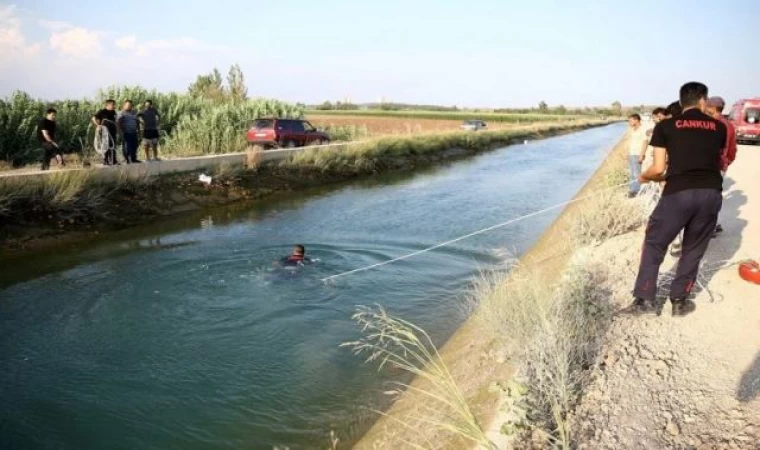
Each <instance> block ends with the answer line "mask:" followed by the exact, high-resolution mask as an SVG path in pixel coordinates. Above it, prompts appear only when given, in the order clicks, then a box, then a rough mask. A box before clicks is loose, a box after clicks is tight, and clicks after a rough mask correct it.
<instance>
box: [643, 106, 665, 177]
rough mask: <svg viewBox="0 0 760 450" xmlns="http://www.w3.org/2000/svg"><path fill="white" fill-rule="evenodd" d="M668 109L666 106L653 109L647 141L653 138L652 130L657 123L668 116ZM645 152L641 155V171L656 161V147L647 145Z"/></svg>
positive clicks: (648, 125)
mask: <svg viewBox="0 0 760 450" xmlns="http://www.w3.org/2000/svg"><path fill="white" fill-rule="evenodd" d="M667 115H668V110H667V109H665V108H655V109H654V111H652V122H650V123H649V124H647V126H646V135H647V142H649V141H650V140H651V139H652V131H654V127H655V125H657V124H658V123H659V122H660V121H662V119H664V118H665V117H667ZM645 150H646V151H645V153H644V154H643V155H642V156H641V159H640V160H641V172H642V173H643V172H646V170H647V169H648V168H649V166H651V165H652V162H653V161H654V149H653V148H652V146H651V145H648V144H647V146H646V149H645Z"/></svg>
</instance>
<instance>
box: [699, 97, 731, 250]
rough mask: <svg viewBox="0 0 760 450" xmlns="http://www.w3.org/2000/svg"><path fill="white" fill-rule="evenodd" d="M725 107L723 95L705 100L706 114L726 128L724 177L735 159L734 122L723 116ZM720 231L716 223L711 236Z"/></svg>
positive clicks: (723, 160) (722, 159) (720, 227)
mask: <svg viewBox="0 0 760 450" xmlns="http://www.w3.org/2000/svg"><path fill="white" fill-rule="evenodd" d="M725 107H726V102H725V100H723V97H710V98H709V99H708V100H707V111H706V112H707V114H709V115H711V116H712V117H713V118H714V119H717V120H720V121H721V122H723V125H725V126H726V129H727V130H728V135H727V136H726V146H725V148H723V155H722V156H721V172H722V173H723V176H724V177H725V176H726V171H727V170H728V166H730V165H731V164H733V162H734V160H736V128H734V124H732V123H731V122H730V121H729V120H727V119H726V118H725V117H723V108H725ZM722 232H723V227H722V226H721V225H720V224H718V225H717V226H716V227H715V233H713V237H717V235H718V233H722Z"/></svg>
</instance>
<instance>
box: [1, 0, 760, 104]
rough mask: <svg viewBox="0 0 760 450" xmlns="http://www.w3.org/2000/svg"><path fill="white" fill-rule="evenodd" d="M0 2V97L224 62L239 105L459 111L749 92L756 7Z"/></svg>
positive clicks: (188, 78) (180, 75) (491, 0)
mask: <svg viewBox="0 0 760 450" xmlns="http://www.w3.org/2000/svg"><path fill="white" fill-rule="evenodd" d="M596 3H599V4H594V3H592V2H588V1H575V0H565V1H553V0H543V1H542V0H534V1H530V2H529V1H519V2H518V1H509V0H480V1H477V2H475V1H460V0H451V1H430V0H424V1H419V0H406V1H402V0H383V1H372V2H365V1H358V0H353V1H351V0H320V1H313V0H312V1H298V0H277V1H238V0H228V1H225V0H217V1H214V2H212V1H195V0H186V1H176V0H164V1H160V0H153V1H143V0H134V1H131V2H103V1H97V2H89V1H71V2H69V1H66V2H64V1H61V0H56V1H53V0H37V1H21V0H17V1H16V2H4V1H0V95H6V94H8V93H9V92H11V91H13V90H14V89H22V90H25V91H28V92H30V93H31V94H33V95H35V96H39V97H44V98H48V99H53V98H62V97H80V96H90V95H92V94H93V93H94V92H95V90H96V89H97V88H98V87H101V86H105V85H108V84H123V83H129V84H141V85H144V86H146V87H151V88H158V89H162V90H176V91H182V90H185V89H186V88H187V86H188V84H189V83H190V82H192V81H193V79H194V78H195V77H196V75H198V74H199V73H201V72H207V71H209V70H210V69H211V68H213V67H214V66H217V67H219V68H220V69H221V70H222V72H223V73H224V72H226V70H227V68H228V67H229V65H230V64H231V63H234V62H237V63H239V64H240V65H241V67H242V68H243V71H244V73H245V75H246V80H247V84H248V89H249V94H251V95H254V96H264V97H275V98H280V99H284V100H289V101H302V102H308V103H314V102H321V101H323V100H326V99H330V100H338V99H343V98H349V99H350V100H352V101H354V102H366V101H377V100H379V99H380V98H385V99H386V100H388V101H398V102H409V103H432V104H443V105H454V104H456V105H460V106H489V107H514V106H534V105H536V104H537V103H538V102H539V101H541V100H545V101H546V102H547V103H549V104H550V105H558V104H564V105H567V106H574V105H607V104H609V103H611V102H612V101H614V100H620V101H621V102H623V103H624V104H629V105H630V104H641V103H645V104H658V103H659V104H666V103H669V102H670V101H672V100H674V99H676V96H677V91H678V87H679V86H680V84H682V83H683V82H685V81H691V80H698V81H703V82H705V83H706V84H707V85H708V86H709V87H710V89H711V93H712V94H716V95H722V96H724V97H725V98H726V100H728V101H733V100H735V99H738V98H741V97H747V96H754V95H760V83H758V82H757V80H758V75H759V74H760V59H759V58H757V57H756V55H757V48H758V47H757V45H758V44H757V42H756V39H755V37H756V33H755V32H754V31H752V30H753V29H756V28H757V27H758V26H759V25H758V23H757V19H758V18H759V17H760V15H759V14H758V11H757V3H756V2H750V1H747V0H732V1H730V2H718V1H715V0H711V1H706V0H690V1H681V0H676V1H663V0H659V1H650V0H642V1H639V2H635V1H626V2H623V1H605V2H604V3H603V4H602V3H601V2H596Z"/></svg>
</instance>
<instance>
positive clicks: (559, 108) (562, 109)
mask: <svg viewBox="0 0 760 450" xmlns="http://www.w3.org/2000/svg"><path fill="white" fill-rule="evenodd" d="M557 114H567V108H565V105H559V106H557Z"/></svg>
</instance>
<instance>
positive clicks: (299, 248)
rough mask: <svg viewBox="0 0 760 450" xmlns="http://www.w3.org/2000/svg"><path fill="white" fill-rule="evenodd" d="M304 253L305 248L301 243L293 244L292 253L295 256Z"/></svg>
mask: <svg viewBox="0 0 760 450" xmlns="http://www.w3.org/2000/svg"><path fill="white" fill-rule="evenodd" d="M305 253H306V249H305V248H304V246H303V245H300V244H298V245H295V246H293V254H294V255H296V256H303V255H304V254H305Z"/></svg>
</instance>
